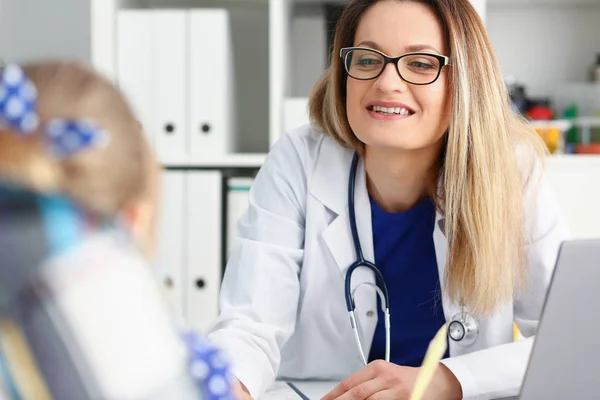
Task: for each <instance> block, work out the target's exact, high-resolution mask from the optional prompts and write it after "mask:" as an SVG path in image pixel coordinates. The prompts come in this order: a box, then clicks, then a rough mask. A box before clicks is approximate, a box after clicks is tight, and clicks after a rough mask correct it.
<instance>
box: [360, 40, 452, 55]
mask: <svg viewBox="0 0 600 400" xmlns="http://www.w3.org/2000/svg"><path fill="white" fill-rule="evenodd" d="M361 46H368V47H371V48H373V49H375V50H379V51H381V52H382V53H385V51H383V49H382V48H381V46H379V45H378V44H377V43H376V42H373V41H371V40H365V41H362V42H360V43H359V44H358V45H357V46H356V47H361ZM404 49H405V50H406V52H407V53H413V52H419V51H423V50H433V51H434V52H435V53H436V54H442V52H441V51H439V50H438V49H436V48H435V47H433V46H430V45H428V44H413V45H410V46H406V47H405V48H404Z"/></svg>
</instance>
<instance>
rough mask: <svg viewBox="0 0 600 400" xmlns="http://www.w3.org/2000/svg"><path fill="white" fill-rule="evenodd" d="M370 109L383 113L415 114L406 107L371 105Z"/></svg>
mask: <svg viewBox="0 0 600 400" xmlns="http://www.w3.org/2000/svg"><path fill="white" fill-rule="evenodd" d="M367 109H368V110H369V111H374V112H376V113H378V114H382V115H405V116H409V115H413V114H414V112H413V111H411V110H409V109H408V108H405V107H381V106H369V107H367Z"/></svg>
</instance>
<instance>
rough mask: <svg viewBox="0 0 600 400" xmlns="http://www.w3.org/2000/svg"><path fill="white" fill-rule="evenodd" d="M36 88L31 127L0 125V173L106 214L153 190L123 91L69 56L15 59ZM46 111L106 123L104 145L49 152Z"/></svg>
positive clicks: (150, 165)
mask: <svg viewBox="0 0 600 400" xmlns="http://www.w3.org/2000/svg"><path fill="white" fill-rule="evenodd" d="M21 68H22V69H23V71H24V73H25V75H26V76H27V77H28V78H29V79H30V80H31V81H32V82H33V84H34V85H35V87H36V89H37V113H38V117H39V128H38V130H37V131H36V132H35V133H34V134H33V135H28V136H24V135H20V134H19V133H17V132H13V131H11V130H10V128H7V127H3V128H0V179H3V180H8V181H10V182H13V183H15V184H17V185H20V186H22V187H25V188H28V189H32V190H34V191H37V192H41V193H53V192H61V193H64V194H65V195H67V196H68V197H70V198H71V199H73V200H74V201H75V202H76V203H77V204H79V205H80V206H81V207H83V208H84V209H85V210H86V211H88V212H91V213H95V214H97V215H99V216H102V217H114V216H116V215H117V214H119V213H120V212H121V211H123V210H125V209H126V208H127V207H128V206H130V205H131V204H133V203H135V202H136V201H139V200H141V199H143V198H145V197H146V196H148V195H151V194H152V193H153V192H154V191H155V189H156V188H155V185H154V179H153V178H154V176H153V175H154V173H155V172H156V171H157V165H156V162H155V159H154V157H153V154H152V151H151V150H150V148H149V144H148V142H147V141H146V140H145V138H144V134H143V129H142V126H141V124H140V123H139V122H138V120H137V119H136V117H135V115H134V113H133V112H132V110H131V108H130V106H129V104H128V103H127V101H126V100H125V97H124V96H123V95H122V94H121V93H120V92H119V90H118V89H117V88H116V87H115V86H114V85H113V84H112V83H110V82H109V81H108V80H107V79H105V78H103V77H102V76H100V75H98V74H97V73H95V72H94V71H93V70H91V69H89V68H86V67H84V66H82V65H80V64H77V63H73V62H58V61H56V62H55V61H45V62H36V63H31V64H26V65H22V66H21ZM52 118H67V119H74V120H77V119H86V120H90V121H93V122H94V123H95V124H98V125H99V126H100V127H101V128H102V129H103V130H105V131H106V133H107V136H108V141H107V143H106V145H104V146H98V147H93V146H92V147H89V148H86V149H83V150H82V151H81V152H78V153H76V154H74V155H72V156H70V157H67V158H65V159H59V158H56V157H55V156H53V155H52V154H51V153H50V152H49V151H48V150H47V148H46V146H45V142H44V137H43V136H44V134H43V127H44V124H45V123H46V122H47V121H49V120H50V119H52Z"/></svg>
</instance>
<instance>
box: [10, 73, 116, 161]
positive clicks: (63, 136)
mask: <svg viewBox="0 0 600 400" xmlns="http://www.w3.org/2000/svg"><path fill="white" fill-rule="evenodd" d="M0 122H1V123H2V124H3V125H5V126H7V127H8V128H10V129H11V130H13V131H15V132H16V133H18V134H21V135H24V136H28V135H32V134H34V133H35V132H37V131H38V130H39V129H40V122H39V115H38V113H37V89H36V87H35V85H34V84H33V82H32V81H31V79H29V77H27V75H26V74H25V72H24V71H23V69H22V68H21V67H20V66H19V65H17V64H7V65H6V66H5V67H4V68H3V69H2V70H1V71H0ZM41 129H42V132H43V134H44V139H45V141H46V146H47V148H48V150H49V151H50V153H51V154H52V155H53V156H54V157H56V158H57V159H64V158H66V157H69V156H71V155H73V154H76V153H78V152H80V151H82V150H84V149H87V148H91V147H100V146H102V145H105V144H106V143H107V140H108V135H107V134H106V132H105V131H104V130H103V129H102V128H101V127H100V126H98V125H97V124H95V123H93V122H92V121H89V120H85V119H68V118H53V119H51V120H49V121H48V122H47V123H45V124H44V125H43V126H42V127H41Z"/></svg>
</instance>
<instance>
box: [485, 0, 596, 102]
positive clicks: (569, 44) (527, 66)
mask: <svg viewBox="0 0 600 400" xmlns="http://www.w3.org/2000/svg"><path fill="white" fill-rule="evenodd" d="M515 3H516V2H510V3H509V4H497V3H495V2H491V3H490V4H488V5H487V29H488V33H489V35H490V38H491V40H492V44H493V46H494V49H495V51H496V53H497V55H498V58H499V61H500V65H501V67H502V70H503V73H504V75H505V76H507V75H512V76H514V77H515V78H517V79H518V80H519V81H523V82H525V83H526V85H527V94H528V95H530V96H533V97H552V96H553V95H554V89H555V87H556V84H557V83H559V82H564V81H582V80H585V79H586V78H587V72H588V69H589V67H590V65H591V64H592V63H594V62H595V60H596V53H599V52H600V1H597V2H596V3H597V4H577V3H575V2H571V1H569V0H564V1H562V2H560V3H556V4H552V3H546V4H515Z"/></svg>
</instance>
